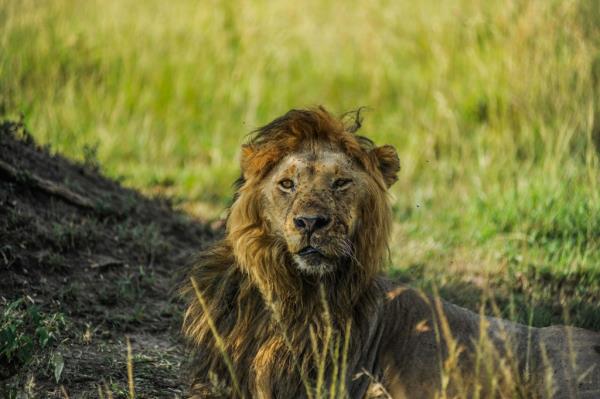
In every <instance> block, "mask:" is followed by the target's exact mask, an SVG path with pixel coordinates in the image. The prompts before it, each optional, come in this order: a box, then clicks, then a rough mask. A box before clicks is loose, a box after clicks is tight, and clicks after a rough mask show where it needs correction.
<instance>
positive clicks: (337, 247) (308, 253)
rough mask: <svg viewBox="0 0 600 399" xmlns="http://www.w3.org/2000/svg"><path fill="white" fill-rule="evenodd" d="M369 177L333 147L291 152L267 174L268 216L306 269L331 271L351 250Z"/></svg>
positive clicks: (291, 252)
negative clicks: (358, 212)
mask: <svg viewBox="0 0 600 399" xmlns="http://www.w3.org/2000/svg"><path fill="white" fill-rule="evenodd" d="M367 178H368V176H366V174H365V173H364V172H363V171H362V170H361V169H360V168H359V167H358V165H356V162H355V161H353V160H352V159H351V158H350V157H348V156H347V155H346V154H344V153H343V152H341V151H336V150H333V149H331V148H316V149H315V148H312V149H306V150H303V151H298V152H296V153H293V154H290V155H288V156H286V157H285V158H284V159H283V160H281V162H280V163H279V164H278V165H277V166H276V167H275V168H274V169H273V171H272V172H271V173H270V174H269V175H268V176H267V177H266V178H265V180H264V184H263V186H262V191H263V198H264V199H265V206H264V207H263V209H264V216H265V218H266V219H267V220H268V222H269V224H270V226H271V231H272V234H275V235H277V236H278V237H280V238H281V239H282V241H284V242H285V243H286V245H287V250H288V251H289V253H290V254H291V255H292V258H293V260H294V263H295V266H296V267H297V268H298V269H299V270H300V271H301V272H302V273H307V274H318V275H322V274H326V273H329V272H332V271H333V270H335V268H336V266H338V265H339V264H341V263H342V262H340V261H341V260H343V259H345V258H348V257H351V256H352V253H353V248H352V236H353V235H354V234H355V229H356V224H357V209H358V208H359V204H360V203H361V201H362V197H363V196H364V195H365V193H367V192H368V189H367V185H366V182H365V179H367Z"/></svg>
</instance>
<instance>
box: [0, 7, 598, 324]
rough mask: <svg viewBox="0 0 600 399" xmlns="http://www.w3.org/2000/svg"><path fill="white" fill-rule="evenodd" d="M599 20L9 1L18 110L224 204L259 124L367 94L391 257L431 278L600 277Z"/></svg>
mask: <svg viewBox="0 0 600 399" xmlns="http://www.w3.org/2000/svg"><path fill="white" fill-rule="evenodd" d="M598 26H600V11H598V7H597V6H596V4H595V2H594V1H593V0H574V1H562V0H547V1H519V0H512V1H499V0H498V1H483V0H459V1H454V2H438V1H433V0H425V1H421V2H409V1H402V2H388V1H373V2H358V1H348V2H344V3H343V4H340V3H335V2H323V1H316V0H308V1H305V2H303V4H302V7H300V6H298V4H297V3H294V2H263V1H249V2H242V1H228V2H221V1H210V2H194V1H183V0H182V1H176V2H168V3H167V2H162V1H157V0H150V1H144V2H139V1H132V0H123V1H121V0H109V1H99V0H96V1H94V0H90V1H75V0H54V1H34V0H23V1H11V0H0V114H1V115H3V116H4V117H12V118H15V117H18V116H19V115H20V114H23V116H24V119H25V121H26V123H27V126H28V127H29V129H30V130H31V131H32V133H33V134H34V135H35V136H36V138H38V139H39V140H40V141H41V142H43V143H49V144H51V145H52V147H53V149H55V150H56V151H61V152H65V153H67V154H68V155H70V156H73V157H76V158H81V157H82V154H83V153H84V150H83V149H84V147H85V146H88V147H89V146H92V147H93V146H97V155H98V158H99V161H100V163H101V165H102V167H103V168H104V169H105V170H106V171H107V172H108V173H109V174H110V175H111V176H121V177H122V178H123V179H124V182H125V183H126V184H128V185H131V186H135V187H138V188H141V189H143V190H146V191H147V192H157V191H158V192H166V193H168V194H171V195H177V196H180V197H182V198H184V199H185V200H186V201H187V202H189V203H188V206H189V207H190V208H191V209H201V210H202V211H204V212H205V211H206V210H211V212H210V213H211V215H209V216H211V217H215V216H217V215H218V211H216V210H218V209H219V208H221V207H223V206H224V205H226V204H227V200H228V198H229V197H230V196H231V194H232V188H231V184H232V182H233V181H234V179H235V178H236V176H237V174H238V148H239V144H240V143H241V142H242V141H243V140H244V137H245V135H246V134H247V133H248V132H249V131H251V130H252V129H253V128H255V127H256V126H258V125H260V124H264V123H267V122H269V121H270V120H271V119H273V118H274V117H276V116H278V115H280V114H282V113H284V112H285V111H287V110H288V109H289V108H291V107H303V106H310V105H315V104H324V105H325V106H327V107H328V108H329V109H330V110H332V111H334V112H337V113H342V112H344V111H347V110H348V109H352V108H356V107H358V106H363V105H364V106H367V107H369V111H368V112H367V113H366V120H365V124H364V128H363V132H364V134H366V135H368V136H370V137H372V138H373V139H375V140H376V142H378V143H389V144H393V145H395V146H396V147H397V148H398V150H399V153H400V157H401V161H402V167H403V169H402V171H401V175H400V181H399V182H398V183H397V184H396V185H395V187H394V188H393V195H394V210H395V215H396V219H397V229H396V230H397V234H396V235H395V238H394V241H393V243H392V245H391V248H392V259H393V261H394V265H395V266H396V267H397V268H398V269H399V270H400V272H401V273H402V271H404V272H405V271H407V270H414V268H415V267H417V268H418V267H419V265H425V266H426V267H425V270H426V271H425V272H424V274H422V275H421V277H422V278H423V279H422V280H420V281H419V275H418V274H416V275H412V277H410V278H412V279H413V281H412V282H413V283H416V284H423V285H425V286H428V285H429V284H430V283H431V281H432V280H435V279H441V280H442V281H441V282H442V284H443V283H444V281H448V280H450V279H452V278H453V277H454V276H455V275H457V274H460V273H462V274H466V273H468V274H469V275H470V276H473V275H476V276H477V275H479V276H480V277H481V276H483V277H482V278H484V279H485V278H493V279H496V280H497V281H499V284H498V285H499V286H502V287H504V286H509V285H510V284H512V283H514V282H515V278H516V277H515V276H517V275H520V274H519V273H521V274H523V273H526V272H527V271H528V270H529V269H530V268H534V269H535V270H540V269H542V270H546V271H548V273H550V274H551V276H553V277H554V276H556V278H563V277H562V276H565V275H566V276H568V275H570V274H572V273H582V275H583V276H590V275H592V276H597V275H598V274H593V273H600V269H599V267H600V233H599V231H600V194H599V193H600V172H599V163H598V146H599V145H600V144H599V143H600V129H599V128H598V126H599V123H600V105H599V98H600V83H599V82H600V30H599V29H598ZM199 203H202V204H205V205H202V206H198V205H197V204H199ZM206 204H207V205H206ZM411 268H413V269H411ZM490 273H491V274H490ZM590 273H592V274H590ZM490 276H492V277H490ZM526 276H529V275H528V274H526ZM530 277H531V276H530ZM584 280H585V279H584ZM589 280H590V281H591V283H590V285H585V286H584V288H585V287H589V290H591V289H592V288H594V287H595V286H594V285H593V281H594V279H593V278H590V279H589ZM492 283H493V281H492ZM536 284H537V283H536ZM540 284H541V283H540ZM586 284H587V283H586ZM534 285H535V284H534ZM538 286H539V284H538ZM589 290H588V291H587V293H585V292H584V293H582V294H581V295H582V298H583V299H581V301H582V303H583V304H589V303H590V301H591V298H590V295H589V292H590V291H589ZM536 293H538V294H540V295H542V296H543V292H541V291H537V290H535V289H534V290H533V291H531V292H529V291H527V290H524V292H522V293H521V294H522V295H523V296H524V298H523V299H522V300H523V301H524V302H527V303H528V301H529V300H530V298H529V296H531V295H533V294H536ZM517 294H518V295H521V294H519V293H517ZM511 295H512V293H511ZM577 295H579V294H578V293H577V292H575V293H574V294H573V297H577ZM458 299H459V301H463V303H468V302H469V301H467V300H464V299H461V298H458ZM474 306H475V305H474ZM582 306H583V305H582ZM586 306H588V305H586ZM586 309H587V308H586ZM581 312H583V313H581V314H583V316H582V317H581V318H580V319H577V318H575V319H576V322H577V323H578V324H581V325H584V326H592V327H596V328H600V317H599V316H593V315H592V316H591V317H590V316H589V315H588V313H586V311H585V309H584V310H581ZM592 313H594V312H592ZM595 313H598V312H597V311H596V312H595ZM551 320H552V318H551V317H541V318H540V319H539V320H538V319H536V323H539V324H544V323H547V322H549V321H551Z"/></svg>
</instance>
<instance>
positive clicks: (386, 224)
mask: <svg viewBox="0 0 600 399" xmlns="http://www.w3.org/2000/svg"><path fill="white" fill-rule="evenodd" d="M359 125H360V114H359V112H357V113H356V114H355V123H354V125H349V124H347V123H345V120H344V119H337V118H334V117H333V116H331V115H330V114H329V113H328V112H327V111H326V110H325V109H324V108H317V109H312V110H292V111H290V112H288V113H287V114H285V115H284V116H282V117H280V118H278V119H276V120H274V121H273V122H271V123H270V124H268V125H266V126H263V127H261V128H260V129H258V130H257V131H256V132H255V134H254V136H253V137H252V138H251V139H250V141H249V142H248V143H247V144H246V145H244V146H243V147H242V159H241V168H242V173H243V174H242V177H241V178H240V180H239V182H238V189H237V192H236V195H235V200H234V203H233V205H232V206H231V209H230V214H229V217H228V220H227V228H226V235H225V238H224V239H223V240H222V241H220V242H218V243H216V244H214V245H213V246H212V247H211V248H209V249H207V250H206V251H204V252H203V253H202V254H201V255H200V257H199V259H198V261H197V262H196V265H195V266H194V268H193V269H192V271H191V273H190V278H193V279H194V280H195V281H196V282H197V284H198V287H199V290H200V292H201V294H202V296H203V297H204V298H205V299H206V306H207V309H206V310H207V312H205V311H204V310H205V309H203V307H202V304H201V303H200V302H199V301H198V299H197V298H196V293H195V292H194V289H193V287H192V285H191V284H190V283H188V284H187V285H186V286H185V287H184V289H183V293H184V295H185V296H186V297H187V301H188V303H190V305H189V308H188V309H187V311H186V314H185V321H184V327H183V330H184V334H185V335H186V336H187V337H188V338H189V339H190V341H191V342H192V343H193V345H194V346H195V347H196V348H198V350H199V352H201V354H199V355H198V356H202V361H201V362H199V363H202V365H201V366H200V367H199V369H198V370H196V372H195V379H196V380H198V381H200V380H202V378H200V377H206V376H207V375H208V373H209V372H210V371H212V372H214V373H216V374H217V375H219V377H221V378H224V379H227V378H228V377H227V375H228V372H227V371H226V370H225V369H224V367H225V365H224V363H223V362H224V359H223V354H222V353H220V351H219V350H218V348H217V346H216V343H215V338H214V337H213V333H212V332H211V331H210V328H209V325H208V318H209V317H210V318H212V319H213V321H214V323H215V325H216V326H217V329H218V333H219V334H220V335H221V336H222V338H223V342H224V347H225V348H224V349H225V351H226V353H227V355H228V356H229V357H230V358H231V362H232V364H233V369H234V371H235V373H236V375H238V378H240V379H242V380H243V379H244V378H245V377H244V376H248V377H246V378H248V381H240V386H242V387H247V390H246V391H245V392H242V394H243V395H244V396H246V397H259V396H260V395H266V397H270V396H271V394H272V393H273V392H276V393H277V396H278V397H298V396H302V395H303V393H302V392H303V390H305V389H306V387H303V386H299V385H298V382H299V381H300V380H301V378H303V379H306V378H308V379H311V378H313V374H314V372H315V370H314V369H315V363H314V362H315V360H316V359H314V353H313V352H314V348H313V346H314V345H315V342H311V338H310V336H311V333H312V335H313V338H314V337H319V339H321V338H322V337H324V336H325V334H324V329H325V328H328V327H333V329H334V330H335V331H337V332H338V333H339V334H341V335H340V336H342V335H343V334H342V333H341V331H342V329H343V327H344V326H346V323H347V322H348V321H350V323H351V328H352V331H353V334H352V336H353V339H352V342H351V343H350V345H351V346H355V345H359V344H360V336H361V334H363V335H369V334H371V333H372V332H370V331H368V330H369V329H368V327H367V326H363V325H362V324H364V323H362V324H361V320H362V319H364V320H366V319H367V316H368V312H369V311H370V309H372V308H373V307H374V306H376V302H377V301H378V298H377V297H375V296H374V295H373V290H372V285H373V284H376V279H375V277H376V276H377V275H378V274H380V273H381V271H382V270H383V268H384V265H385V261H386V259H387V254H388V246H387V243H388V237H389V233H390V224H391V219H392V218H391V210H390V206H389V203H388V197H387V186H389V185H390V184H391V183H393V181H394V180H395V172H394V173H393V174H390V175H389V176H388V175H386V173H385V171H386V170H387V169H390V168H391V169H394V171H397V169H398V168H399V165H398V161H397V158H396V154H395V152H393V154H390V155H391V156H390V157H387V158H386V156H385V155H387V154H386V153H385V152H386V151H387V149H386V147H385V146H384V147H378V148H375V147H374V146H373V143H372V142H371V141H370V140H368V139H366V138H364V137H361V136H358V135H356V134H354V132H353V131H354V130H356V126H359ZM323 145H326V146H334V147H335V148H337V149H341V150H342V151H344V153H346V154H347V155H348V156H350V157H351V158H352V159H354V160H355V161H356V162H358V163H359V164H360V165H361V167H362V168H364V170H365V171H367V172H368V175H369V176H370V177H371V181H370V182H369V185H368V187H369V190H368V191H369V195H368V201H367V202H365V203H363V204H362V206H361V208H360V214H359V216H358V219H359V220H360V221H361V222H360V227H359V228H358V229H357V233H356V236H355V237H352V244H353V245H354V249H355V251H354V253H355V257H354V258H353V259H351V260H349V262H348V265H346V267H344V268H343V270H342V271H340V272H339V273H335V274H333V275H332V276H328V277H327V278H326V279H322V280H320V281H317V279H316V278H315V279H312V278H310V277H307V276H303V275H300V274H299V273H298V271H297V270H296V269H295V268H293V267H290V265H291V262H292V260H291V257H290V254H289V253H288V252H287V250H286V246H285V244H284V243H282V242H281V240H280V238H278V237H276V236H274V235H273V234H271V232H270V231H269V226H268V224H267V223H266V222H265V220H264V218H263V209H261V201H260V199H259V190H257V187H258V185H259V184H260V182H261V180H262V179H263V178H264V177H265V176H266V175H267V173H268V172H269V171H270V169H271V168H272V167H273V166H274V165H275V164H277V162H278V161H279V160H280V159H282V158H283V157H284V156H285V155H286V154H290V153H293V152H295V151H297V150H298V149H299V148H300V146H315V147H316V146H323ZM388 158H390V159H389V160H388ZM394 159H395V160H396V161H395V163H394ZM382 163H389V165H386V164H382ZM319 285H321V286H322V290H321V292H323V293H324V295H319V294H318V292H319V289H318V287H319ZM324 318H326V319H327V320H324ZM326 324H327V325H328V327H326ZM365 329H366V331H361V330H365ZM365 338H366V337H365ZM313 341H314V339H313ZM249 370H250V372H249ZM344 378H345V377H344ZM198 381H197V382H196V386H197V387H196V391H197V392H204V391H202V390H203V389H204V390H206V389H207V388H200V387H201V386H204V385H206V382H198ZM226 382H227V383H228V384H230V383H231V381H226ZM230 386H231V385H230ZM213 388H214V387H213ZM199 395H200V394H199ZM200 396H202V397H205V396H208V394H207V393H206V392H204V393H203V394H201V395H200Z"/></svg>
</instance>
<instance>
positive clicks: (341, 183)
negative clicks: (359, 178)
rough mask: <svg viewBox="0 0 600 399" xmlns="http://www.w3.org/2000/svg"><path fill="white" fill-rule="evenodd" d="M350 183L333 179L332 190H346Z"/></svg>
mask: <svg viewBox="0 0 600 399" xmlns="http://www.w3.org/2000/svg"><path fill="white" fill-rule="evenodd" d="M350 183H352V179H335V181H334V182H333V188H336V189H343V188H346V187H348V186H349V185H350Z"/></svg>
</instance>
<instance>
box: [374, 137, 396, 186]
mask: <svg viewBox="0 0 600 399" xmlns="http://www.w3.org/2000/svg"><path fill="white" fill-rule="evenodd" d="M373 153H374V154H375V157H376V158H377V162H378V163H379V170H380V171H381V174H382V175H383V180H384V181H385V184H386V185H387V186H388V188H389V187H391V186H392V184H394V183H395V182H396V181H397V180H398V171H400V158H399V157H398V153H397V152H396V149H395V148H394V147H392V146H391V145H383V146H381V147H376V148H374V149H373Z"/></svg>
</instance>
